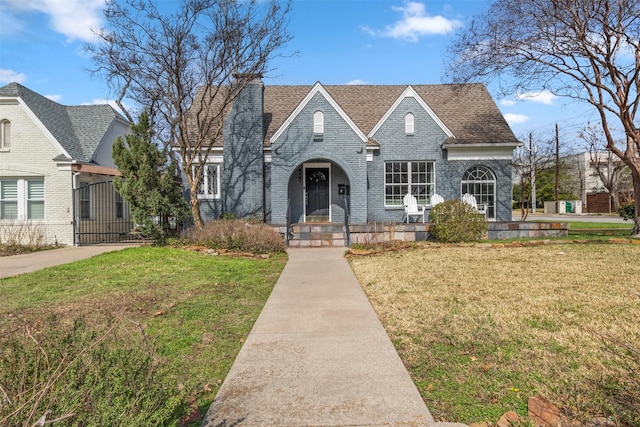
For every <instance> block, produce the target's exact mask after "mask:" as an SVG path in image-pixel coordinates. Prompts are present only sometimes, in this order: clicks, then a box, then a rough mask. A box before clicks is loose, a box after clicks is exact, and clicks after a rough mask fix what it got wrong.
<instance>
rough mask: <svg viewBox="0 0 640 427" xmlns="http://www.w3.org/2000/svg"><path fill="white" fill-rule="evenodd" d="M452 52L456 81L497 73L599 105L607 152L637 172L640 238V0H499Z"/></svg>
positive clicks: (507, 81)
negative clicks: (618, 135) (620, 143)
mask: <svg viewBox="0 0 640 427" xmlns="http://www.w3.org/2000/svg"><path fill="white" fill-rule="evenodd" d="M449 53H450V54H451V58H450V67H449V69H450V70H451V76H452V77H453V78H454V80H455V81H460V82H465V81H470V80H475V79H486V80H494V79H496V78H497V79H499V81H500V86H501V88H502V90H503V92H504V93H511V94H513V93H524V92H529V91H541V90H549V91H551V92H552V93H554V94H556V95H558V96H565V97H570V98H573V99H575V100H578V101H580V102H585V103H588V104H590V105H591V106H593V107H594V108H595V110H596V111H597V112H598V115H599V119H600V122H601V125H602V130H603V134H604V136H605V139H606V148H607V150H609V151H610V152H612V153H613V154H615V155H616V156H617V157H618V158H619V159H620V160H622V161H623V162H624V163H625V164H626V165H627V166H629V169H630V171H631V175H632V179H633V185H634V198H635V217H634V227H633V233H634V235H636V236H640V131H639V129H638V122H637V119H636V113H637V111H638V106H639V103H640V98H639V96H638V93H639V90H638V89H639V87H640V77H639V72H640V0H494V1H493V2H492V3H491V6H490V8H489V9H488V10H487V12H486V13H484V14H482V15H480V16H478V17H476V18H474V19H473V21H472V22H471V24H470V25H469V26H468V28H466V29H465V30H463V31H462V32H460V33H459V35H458V37H457V38H456V39H455V40H454V42H453V43H452V45H451V47H450V50H449ZM614 127H618V128H620V129H622V130H623V134H624V141H625V142H624V144H623V146H618V145H616V143H615V141H616V135H615V134H614V131H613V128H614Z"/></svg>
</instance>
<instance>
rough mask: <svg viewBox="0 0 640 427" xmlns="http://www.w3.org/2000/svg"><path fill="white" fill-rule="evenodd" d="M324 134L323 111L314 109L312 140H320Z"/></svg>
mask: <svg viewBox="0 0 640 427" xmlns="http://www.w3.org/2000/svg"><path fill="white" fill-rule="evenodd" d="M323 135H324V113H323V112H322V111H316V112H315V113H313V140H314V141H322V137H323Z"/></svg>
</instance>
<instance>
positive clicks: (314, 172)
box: [305, 168, 329, 222]
mask: <svg viewBox="0 0 640 427" xmlns="http://www.w3.org/2000/svg"><path fill="white" fill-rule="evenodd" d="M305 180H306V183H307V191H306V199H307V200H306V203H307V210H306V213H307V221H308V222H318V221H329V169H328V168H307V169H306V177H305Z"/></svg>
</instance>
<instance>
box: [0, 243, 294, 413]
mask: <svg viewBox="0 0 640 427" xmlns="http://www.w3.org/2000/svg"><path fill="white" fill-rule="evenodd" d="M285 263H286V255H276V256H272V257H271V258H270V259H247V258H229V257H221V256H219V257H214V256H209V255H203V254H200V253H196V252H191V251H186V250H181V249H171V248H157V247H142V248H131V249H126V250H123V251H118V252H111V253H107V254H104V255H100V256H97V257H94V258H91V259H88V260H84V261H79V262H75V263H72V264H67V265H62V266H59V267H54V268H48V269H45V270H41V271H38V272H34V273H30V274H25V275H21V276H17V277H11V278H6V279H2V280H0V336H6V334H8V333H9V332H10V331H11V332H12V333H15V332H16V331H17V330H20V327H19V326H20V325H21V324H22V323H23V322H24V321H27V322H28V323H29V324H30V325H31V326H32V328H33V330H37V331H36V332H42V333H46V331H42V328H43V326H42V325H46V324H47V320H46V319H50V318H51V317H52V316H55V318H56V319H57V320H58V323H59V324H62V325H64V324H65V323H67V324H71V323H73V320H74V319H76V318H78V317H82V318H84V319H85V321H86V322H87V326H88V327H90V328H95V329H97V330H101V329H103V328H104V327H105V325H107V324H108V323H109V322H113V321H114V319H116V320H117V321H118V322H120V324H124V325H128V326H127V328H128V330H129V332H128V333H131V334H134V335H135V334H138V333H139V332H141V333H144V334H145V336H146V337H148V338H149V339H150V341H151V343H152V345H153V348H154V349H155V353H154V357H155V358H156V359H158V360H156V361H155V362H156V363H161V364H162V365H163V366H164V367H165V371H166V372H170V373H171V375H172V377H173V378H175V386H177V387H179V388H180V390H182V391H184V392H185V393H186V394H187V396H189V397H190V398H191V400H192V401H191V408H190V412H191V413H192V414H191V415H192V420H193V421H195V422H196V423H197V424H196V425H199V421H201V419H202V417H204V414H205V412H206V410H207V409H208V406H209V405H210V404H211V401H212V400H213V397H214V396H215V394H216V392H217V391H218V388H219V387H220V385H221V384H222V381H223V380H224V378H225V376H226V374H227V372H228V371H229V369H230V367H231V365H232V363H233V361H234V359H235V357H236V355H237V353H238V352H239V350H240V347H241V346H242V343H243V341H244V338H246V336H247V335H248V333H249V331H250V329H251V327H252V326H253V324H254V322H255V320H256V318H257V317H258V315H259V313H260V311H261V310H262V307H263V305H264V303H265V302H266V300H267V298H268V296H269V294H270V293H271V290H272V288H273V286H274V285H275V282H276V281H277V279H278V277H279V275H280V273H281V271H282V269H283V268H284V265H285ZM34 336H35V332H34ZM0 356H2V353H0ZM1 379H2V375H1V374H0V380H1ZM5 380H6V379H5ZM5 384H6V383H5ZM0 385H2V381H0ZM0 391H2V390H0ZM0 397H2V396H1V395H0ZM4 409H6V408H4ZM6 415H7V413H6V412H4V413H3V405H2V400H1V399H0V420H2V419H3V417H5V416H6ZM176 421H177V420H176ZM148 422H149V423H152V421H148ZM2 424H3V423H2V421H0V425H2ZM10 424H12V425H13V423H10ZM29 425H31V424H29Z"/></svg>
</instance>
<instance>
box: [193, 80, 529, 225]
mask: <svg viewBox="0 0 640 427" xmlns="http://www.w3.org/2000/svg"><path fill="white" fill-rule="evenodd" d="M518 145H520V143H519V141H518V140H517V139H516V137H515V136H514V135H513V132H512V131H511V129H510V128H509V126H508V124H507V122H506V121H505V119H504V117H503V116H502V114H501V113H500V111H499V109H498V108H497V106H496V104H495V102H494V101H493V99H492V98H491V96H490V95H489V93H488V92H487V90H486V88H485V87H484V86H483V85H481V84H469V85H343V86H332V85H331V86H330V85H326V86H325V85H323V84H321V83H319V82H318V83H316V84H315V85H312V86H277V85H276V86H269V85H267V86H265V85H264V84H263V82H262V80H261V79H260V78H255V79H254V80H252V81H251V82H250V83H249V84H248V86H247V87H246V88H245V89H244V90H243V91H242V92H241V93H240V94H239V95H238V97H237V98H236V99H235V101H234V103H233V105H232V107H231V108H230V110H229V112H228V113H227V115H226V119H225V121H224V127H223V138H222V141H221V142H219V143H217V145H216V146H215V147H214V149H213V150H212V154H211V155H210V156H209V158H208V164H207V165H206V168H205V173H204V175H203V183H202V185H201V187H200V190H199V194H198V197H199V199H200V202H201V205H200V206H201V212H202V216H203V219H205V220H211V219H216V218H218V217H220V216H221V215H222V214H224V213H225V212H232V213H233V214H235V215H237V216H240V217H246V216H252V215H253V216H257V217H260V218H263V219H264V220H265V222H267V223H271V224H276V225H282V224H285V222H286V218H287V211H288V209H290V212H291V222H292V223H309V222H323V223H326V222H329V223H336V224H338V223H344V216H345V210H346V209H348V211H349V214H350V223H351V224H366V223H374V222H400V221H402V220H403V216H404V209H403V205H402V198H403V196H404V195H405V194H406V193H411V194H413V195H414V196H416V198H417V200H418V204H420V205H423V206H425V207H426V209H427V211H428V210H430V208H431V196H432V195H433V194H436V193H437V194H440V195H441V196H443V197H444V199H445V200H448V199H460V198H461V196H462V194H464V193H467V192H468V193H471V194H473V195H474V196H475V197H476V199H477V201H478V202H479V203H482V204H483V205H486V206H487V217H488V219H489V220H490V221H511V188H512V183H511V172H512V157H513V150H514V149H515V148H516V147H517V146H518Z"/></svg>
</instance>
